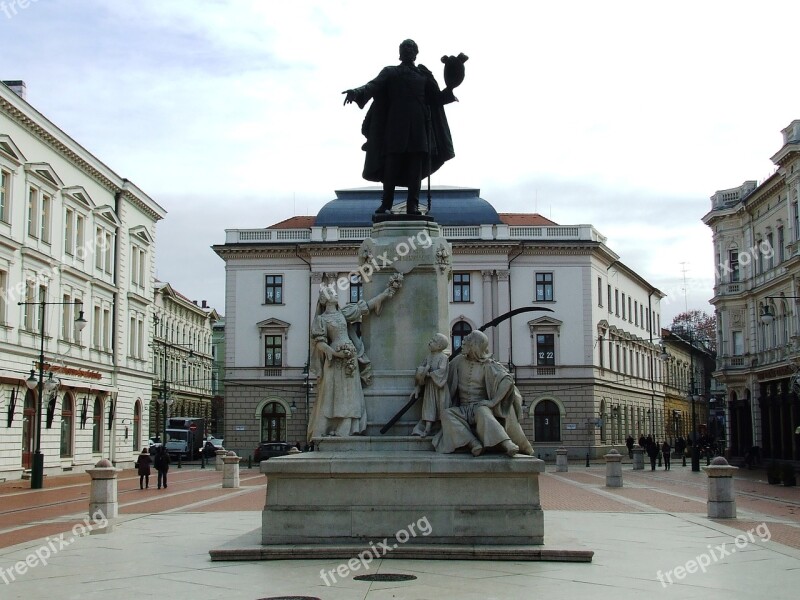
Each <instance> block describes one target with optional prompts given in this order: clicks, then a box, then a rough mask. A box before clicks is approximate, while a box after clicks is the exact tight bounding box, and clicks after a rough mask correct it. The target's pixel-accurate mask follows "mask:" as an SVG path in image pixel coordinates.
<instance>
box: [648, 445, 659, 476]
mask: <svg viewBox="0 0 800 600" xmlns="http://www.w3.org/2000/svg"><path fill="white" fill-rule="evenodd" d="M647 456H649V457H650V470H651V471H655V470H656V459H657V458H658V444H656V443H655V442H654V441H653V440H652V439H651V440H650V442H649V443H648V444H647Z"/></svg>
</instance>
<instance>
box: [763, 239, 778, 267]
mask: <svg viewBox="0 0 800 600" xmlns="http://www.w3.org/2000/svg"><path fill="white" fill-rule="evenodd" d="M772 242H773V236H772V232H770V233H768V234H767V245H768V246H769V250H767V252H769V256H767V269H772V267H774V266H775V246H774V245H773V244H772ZM762 254H763V252H762Z"/></svg>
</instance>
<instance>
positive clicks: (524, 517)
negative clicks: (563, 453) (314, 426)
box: [210, 438, 593, 562]
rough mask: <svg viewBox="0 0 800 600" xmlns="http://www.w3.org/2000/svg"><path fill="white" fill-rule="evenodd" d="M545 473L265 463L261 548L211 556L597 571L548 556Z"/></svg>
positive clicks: (379, 458)
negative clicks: (531, 564) (508, 563)
mask: <svg viewBox="0 0 800 600" xmlns="http://www.w3.org/2000/svg"><path fill="white" fill-rule="evenodd" d="M364 441H365V440H363V438H362V442H364ZM543 471H544V462H543V461H541V460H539V459H536V458H533V457H530V456H523V455H518V456H516V457H514V458H508V457H506V456H504V455H501V454H489V455H483V456H480V457H477V458H476V457H473V456H471V455H469V454H449V455H443V454H436V453H435V452H430V451H429V452H419V451H418V452H413V451H412V452H397V451H380V450H378V451H375V450H372V451H368V452H361V451H344V452H324V451H320V452H308V453H303V454H297V455H291V456H283V457H278V458H271V459H269V460H267V461H264V462H262V463H261V472H262V473H264V474H265V475H267V478H268V481H267V503H266V506H265V508H264V512H263V515H262V528H261V539H260V545H259V546H253V545H251V546H250V547H241V546H240V547H228V548H222V549H217V550H212V551H211V552H210V554H211V558H212V560H265V559H288V558H295V559H296V558H330V557H337V558H351V557H353V556H356V555H358V554H359V553H360V552H363V551H369V550H370V549H373V552H380V554H381V555H380V556H376V558H392V557H396V558H400V557H403V558H426V559H435V558H442V559H446V558H451V559H475V560H567V561H582V562H590V561H591V557H592V554H593V553H592V552H591V551H588V550H583V549H575V548H573V549H557V548H550V547H546V546H543V544H544V515H543V512H542V508H541V505H540V503H539V473H541V472H543ZM382 542H383V545H382V544H381V543H382Z"/></svg>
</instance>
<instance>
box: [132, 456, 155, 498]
mask: <svg viewBox="0 0 800 600" xmlns="http://www.w3.org/2000/svg"><path fill="white" fill-rule="evenodd" d="M152 463H153V460H152V458H150V452H149V451H148V450H147V447H144V448H142V453H141V454H140V455H139V457H138V458H137V459H136V465H135V466H136V469H137V471H138V473H139V489H140V490H143V489H145V488H149V487H150V465H151V464H152Z"/></svg>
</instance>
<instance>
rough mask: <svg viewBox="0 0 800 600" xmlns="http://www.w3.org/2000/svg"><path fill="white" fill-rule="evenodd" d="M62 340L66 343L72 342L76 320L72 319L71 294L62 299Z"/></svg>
mask: <svg viewBox="0 0 800 600" xmlns="http://www.w3.org/2000/svg"><path fill="white" fill-rule="evenodd" d="M61 301H62V302H63V304H62V305H61V339H62V340H64V341H67V342H69V341H71V340H72V330H73V325H72V324H73V323H74V321H75V319H74V318H73V317H72V309H73V308H74V307H73V304H72V300H71V299H70V297H69V294H64V296H63V298H62V299H61Z"/></svg>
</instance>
